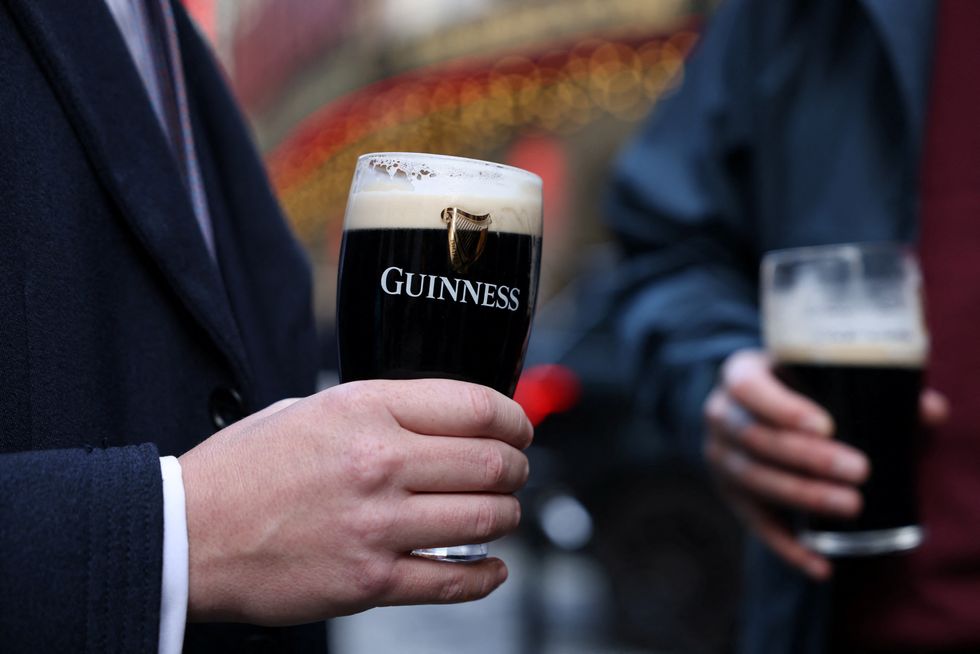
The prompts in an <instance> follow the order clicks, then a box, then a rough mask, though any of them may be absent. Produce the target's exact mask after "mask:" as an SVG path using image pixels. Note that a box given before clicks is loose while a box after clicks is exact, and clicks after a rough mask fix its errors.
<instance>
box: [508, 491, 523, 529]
mask: <svg viewBox="0 0 980 654" xmlns="http://www.w3.org/2000/svg"><path fill="white" fill-rule="evenodd" d="M509 502H510V505H511V506H510V510H509V511H508V513H507V515H508V517H509V522H508V525H507V527H508V529H507V531H513V530H514V529H517V527H518V526H519V525H520V524H521V502H520V500H518V499H517V498H516V497H514V496H513V495H511V496H510V499H509Z"/></svg>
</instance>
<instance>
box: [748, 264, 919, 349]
mask: <svg viewBox="0 0 980 654" xmlns="http://www.w3.org/2000/svg"><path fill="white" fill-rule="evenodd" d="M886 247H889V246H885V245H872V246H822V247H815V248H800V249H798V250H795V251H794V250H787V251H782V252H777V253H771V254H770V255H767V256H766V257H765V259H764V260H763V266H762V277H763V295H762V309H763V332H764V335H765V341H766V349H767V350H769V352H770V353H771V354H772V356H773V357H774V358H775V359H776V360H777V361H780V362H783V363H812V364H835V365H855V366H856V365H872V366H921V365H923V364H924V363H925V360H926V357H927V355H928V349H929V335H928V332H927V331H926V328H925V323H924V319H923V313H922V299H921V281H922V280H921V275H920V273H919V270H918V266H917V265H916V264H915V261H914V259H913V258H912V257H911V256H910V255H908V256H907V255H905V254H904V253H903V252H902V251H901V250H899V251H898V252H897V254H895V255H894V257H893V258H894V260H895V261H896V262H898V263H896V264H895V265H896V267H895V269H894V270H893V271H892V274H890V275H885V276H879V277H874V276H869V275H868V274H867V272H866V271H865V270H864V269H863V268H862V266H863V265H864V257H865V256H866V253H867V252H868V251H871V252H874V248H878V249H880V250H882V251H885V252H886V254H887V250H885V248H886ZM893 249H894V248H893ZM787 261H788V262H790V263H791V264H794V265H795V266H796V267H795V268H794V269H792V271H791V274H787V275H786V276H785V279H781V280H780V281H779V282H777V281H776V279H777V268H778V267H780V266H783V265H784V264H785V262H787ZM828 262H829V265H828Z"/></svg>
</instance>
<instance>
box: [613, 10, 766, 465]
mask: <svg viewBox="0 0 980 654" xmlns="http://www.w3.org/2000/svg"><path fill="white" fill-rule="evenodd" d="M747 5H748V3H746V2H742V1H741V0H730V1H729V2H727V3H724V4H723V5H722V8H721V9H720V10H719V11H718V12H717V14H716V15H715V17H714V18H713V20H712V22H711V24H710V26H709V29H708V30H707V32H706V34H705V36H703V38H702V39H701V41H700V42H699V43H698V45H697V46H696V49H695V51H694V53H693V54H692V55H691V57H690V58H689V61H688V65H687V66H686V71H685V77H684V80H683V83H682V84H681V86H680V88H679V89H678V90H677V91H676V92H675V93H674V94H673V95H672V96H670V97H669V98H667V99H665V100H664V101H663V102H661V103H660V104H659V105H658V107H657V109H656V111H655V112H654V114H653V115H652V117H651V119H650V120H648V122H647V123H646V124H645V125H644V126H643V127H642V129H641V131H640V133H639V134H638V135H637V137H636V138H635V140H634V141H633V142H632V143H630V144H629V145H628V146H627V147H626V148H625V150H624V151H623V152H622V153H621V155H620V156H619V158H618V159H617V161H616V163H615V164H614V168H613V171H612V177H611V186H610V191H609V193H608V196H607V198H606V204H605V214H606V218H607V222H608V225H609V226H610V227H611V229H612V230H613V232H614V233H615V234H616V235H617V237H618V239H619V241H620V244H621V246H622V250H623V252H624V255H625V260H624V262H623V263H622V267H621V270H620V272H619V273H618V282H619V284H618V285H617V289H618V298H617V311H616V315H617V321H618V322H617V330H618V335H619V337H620V340H621V342H623V343H624V344H625V347H626V348H627V350H628V355H629V356H628V361H629V362H630V365H632V366H633V368H634V370H633V373H634V387H635V388H636V392H637V398H636V399H637V401H638V402H640V405H641V407H642V408H643V409H644V410H648V411H650V412H652V414H653V418H654V420H655V422H656V424H657V426H658V427H659V428H660V430H661V432H662V434H663V436H665V437H667V438H669V439H676V440H677V443H676V444H677V445H678V446H679V447H680V449H681V451H683V452H686V453H688V454H691V455H692V456H700V442H701V436H702V418H701V407H702V404H703V401H704V399H705V397H706V395H707V393H708V392H709V390H710V388H711V387H712V385H713V383H714V381H715V377H716V374H717V368H718V365H719V363H720V362H721V361H722V360H723V359H724V358H725V357H726V356H727V355H728V354H730V353H731V352H733V351H735V350H738V349H740V348H744V347H753V346H757V345H758V343H759V334H758V332H759V327H758V312H757V290H756V280H757V271H756V268H757V257H758V253H757V252H756V248H755V246H754V243H755V240H756V239H755V237H754V235H753V229H752V227H753V225H752V210H751V205H752V197H751V194H750V192H749V188H750V187H749V184H748V183H747V182H748V180H749V176H750V175H751V162H752V149H751V147H750V143H751V139H750V137H751V133H752V129H753V125H752V116H751V110H750V108H749V107H748V106H747V105H748V101H747V98H746V96H747V94H748V91H747V89H748V88H749V87H750V76H751V75H752V72H753V71H752V63H751V60H752V59H753V56H752V54H751V53H750V52H748V51H747V50H746V46H747V43H748V42H749V41H750V40H751V35H750V34H749V31H750V30H751V21H752V17H751V16H749V15H747V13H750V12H748V11H747Z"/></svg>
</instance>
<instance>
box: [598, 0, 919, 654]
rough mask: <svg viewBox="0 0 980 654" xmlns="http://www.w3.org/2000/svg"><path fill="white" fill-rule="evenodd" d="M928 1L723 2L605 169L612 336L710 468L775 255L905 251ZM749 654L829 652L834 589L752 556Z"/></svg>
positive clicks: (642, 394) (913, 226)
mask: <svg viewBox="0 0 980 654" xmlns="http://www.w3.org/2000/svg"><path fill="white" fill-rule="evenodd" d="M933 10H934V3H933V2H932V0H902V1H901V2H895V1H893V0H860V1H857V2H856V1H854V0H792V1H788V2H772V0H727V2H725V3H723V4H722V6H721V8H720V9H719V10H718V13H717V14H716V15H715V17H714V18H713V20H712V21H711V24H710V25H709V27H708V30H707V32H706V34H705V35H704V37H703V39H702V41H701V42H700V43H699V44H698V46H697V48H696V50H695V52H694V53H693V55H692V57H691V59H690V61H689V62H688V66H687V67H686V70H685V76H684V80H683V84H682V86H681V87H680V89H679V90H678V91H677V92H676V93H675V94H674V95H673V96H672V97H670V98H668V99H666V100H665V101H664V102H663V103H662V104H661V105H660V106H659V107H658V108H657V110H656V111H655V115H654V116H653V117H652V118H651V120H650V121H649V122H648V123H647V124H646V125H645V126H644V127H643V129H642V131H641V132H640V134H639V135H638V136H637V138H636V139H635V140H634V141H633V142H632V143H631V144H630V145H629V146H628V147H627V148H626V149H625V151H624V152H623V153H622V156H621V157H620V158H619V160H618V162H617V164H616V167H615V169H614V171H613V180H612V182H613V183H612V193H611V194H610V198H609V202H608V204H607V215H608V220H609V223H610V225H611V227H612V228H613V229H614V230H615V231H616V232H618V234H619V237H620V240H621V242H622V244H623V247H624V250H625V252H626V255H627V257H626V260H625V261H624V264H623V266H622V269H621V278H620V279H621V282H622V283H621V286H620V291H621V295H620V297H619V300H620V301H621V304H620V311H619V326H620V333H621V335H622V336H623V339H624V341H625V342H627V343H628V344H629V355H630V356H629V360H630V361H632V362H637V363H638V364H639V367H638V369H637V370H636V388H638V389H639V390H638V394H639V400H640V401H641V403H642V404H643V405H644V406H645V407H646V408H647V409H649V410H650V412H651V413H652V414H653V416H654V418H655V419H656V420H657V422H658V423H659V425H660V427H661V428H662V430H663V433H664V434H666V435H668V436H670V437H674V438H675V439H676V443H677V445H678V447H679V448H681V449H683V450H685V451H687V452H688V453H690V454H691V455H692V456H696V457H699V458H700V451H701V439H702V436H703V422H702V413H701V407H702V405H703V403H704V400H705V397H706V395H707V394H708V392H709V390H710V389H711V387H712V386H713V385H714V383H715V380H716V375H717V370H718V366H719V364H720V362H721V361H722V360H723V359H724V358H725V357H727V356H728V355H729V354H731V353H732V352H734V351H735V350H737V349H740V348H743V347H758V346H759V343H760V334H759V321H758V305H757V296H758V289H757V284H758V280H757V274H758V273H757V271H758V266H759V258H760V256H761V255H762V253H763V252H765V251H767V250H772V249H777V248H785V247H793V246H801V245H816V244H823V243H840V242H847V241H881V240H901V241H911V240H913V239H914V238H915V235H916V230H917V221H918V216H917V188H918V184H917V181H918V162H919V149H920V141H921V136H922V127H923V115H924V113H925V97H926V88H927V85H928V73H929V62H930V57H931V53H932V41H933V33H932V27H933ZM748 552H749V559H750V563H749V565H748V566H747V574H746V582H745V587H746V601H745V605H744V608H745V614H746V620H745V629H744V630H743V639H742V644H741V649H742V651H745V652H751V653H753V654H756V653H760V652H764V653H767V654H768V653H772V654H789V653H793V654H810V653H816V652H821V651H824V648H825V645H826V642H825V639H824V635H825V633H826V626H827V625H826V619H827V615H828V613H827V611H828V606H829V605H828V598H829V595H830V593H829V588H828V586H826V585H824V586H817V585H815V584H811V583H808V582H807V581H806V580H805V579H804V578H803V577H802V575H800V574H798V573H796V572H795V571H793V570H790V569H788V568H787V567H786V566H784V565H783V564H781V563H780V562H779V561H777V560H776V559H775V557H774V556H772V555H771V554H770V553H769V552H768V550H765V549H763V548H762V547H761V546H759V545H758V544H757V543H752V544H751V545H750V547H749V549H748Z"/></svg>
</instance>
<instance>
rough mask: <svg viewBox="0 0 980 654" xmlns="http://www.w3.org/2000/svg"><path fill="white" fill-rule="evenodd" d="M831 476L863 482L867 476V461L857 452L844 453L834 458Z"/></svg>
mask: <svg viewBox="0 0 980 654" xmlns="http://www.w3.org/2000/svg"><path fill="white" fill-rule="evenodd" d="M833 474H834V476H836V477H840V478H841V479H846V480H848V481H863V480H864V478H865V477H866V476H867V475H868V461H867V459H866V458H865V457H864V456H863V455H861V454H858V453H857V452H844V453H842V454H838V455H837V456H836V457H835V458H834V465H833Z"/></svg>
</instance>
